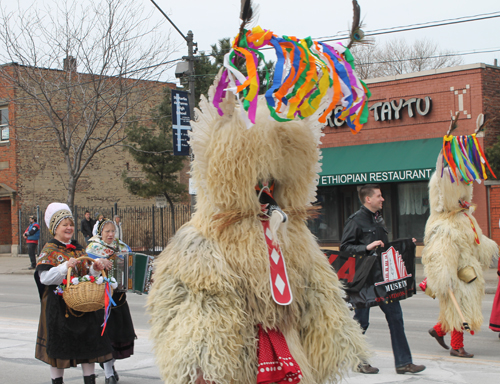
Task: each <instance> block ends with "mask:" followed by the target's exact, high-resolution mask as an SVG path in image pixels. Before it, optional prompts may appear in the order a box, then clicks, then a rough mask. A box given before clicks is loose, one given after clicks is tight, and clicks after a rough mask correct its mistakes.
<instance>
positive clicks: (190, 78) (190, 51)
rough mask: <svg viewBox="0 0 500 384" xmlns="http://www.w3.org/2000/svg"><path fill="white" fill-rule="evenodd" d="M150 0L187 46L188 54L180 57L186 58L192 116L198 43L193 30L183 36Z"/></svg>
mask: <svg viewBox="0 0 500 384" xmlns="http://www.w3.org/2000/svg"><path fill="white" fill-rule="evenodd" d="M151 2H152V3H153V4H154V6H155V7H156V8H157V9H158V10H159V11H160V12H161V14H162V15H163V16H164V17H165V18H166V19H167V20H168V21H169V23H170V24H172V26H173V27H174V28H175V30H176V31H177V32H179V34H180V35H181V36H182V38H183V39H184V40H186V43H187V46H188V55H187V56H183V57H182V59H183V60H186V61H187V62H188V70H187V71H186V72H185V75H186V76H187V78H188V84H189V112H190V113H191V119H193V118H194V103H195V98H194V87H195V81H194V60H195V58H194V54H195V53H196V51H197V48H196V49H195V47H198V44H197V43H195V42H193V38H194V35H193V32H192V31H188V33H187V36H184V34H183V33H182V32H181V30H180V29H179V28H177V25H175V24H174V22H173V21H172V20H170V18H169V17H168V16H167V14H166V13H165V12H163V10H162V9H161V8H160V7H159V6H158V4H156V3H155V2H154V0H151Z"/></svg>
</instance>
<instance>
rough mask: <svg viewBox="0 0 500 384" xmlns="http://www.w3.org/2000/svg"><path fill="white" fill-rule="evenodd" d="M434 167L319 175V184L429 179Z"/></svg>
mask: <svg viewBox="0 0 500 384" xmlns="http://www.w3.org/2000/svg"><path fill="white" fill-rule="evenodd" d="M433 171H434V168H424V169H405V170H400V171H382V172H359V173H343V174H340V175H325V176H320V177H319V184H318V185H319V186H327V185H347V184H366V183H390V182H399V181H421V180H429V179H430V178H431V174H432V172H433Z"/></svg>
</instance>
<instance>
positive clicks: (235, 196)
mask: <svg viewBox="0 0 500 384" xmlns="http://www.w3.org/2000/svg"><path fill="white" fill-rule="evenodd" d="M210 92H211V95H210V97H213V92H214V91H213V87H212V88H211V91H210ZM200 108H201V111H200V110H197V111H196V118H197V119H196V121H195V122H193V123H192V127H193V130H192V133H191V142H190V144H191V146H192V149H193V153H194V161H193V163H192V169H191V174H192V177H193V179H194V182H195V187H196V188H197V193H198V195H197V205H196V213H195V214H194V216H193V218H192V219H191V221H190V222H188V223H187V224H185V225H184V226H183V227H182V228H181V229H179V231H178V232H177V234H176V235H175V237H174V238H173V239H172V241H171V242H170V244H169V246H168V247H167V249H165V250H164V251H163V252H162V254H161V255H160V257H159V259H158V260H157V263H156V270H155V278H154V284H153V287H152V290H151V292H150V294H149V298H148V307H149V312H150V314H151V329H152V333H151V338H152V340H153V341H154V347H155V352H156V360H157V364H158V366H159V368H160V372H161V375H162V377H163V380H164V381H165V383H169V384H186V383H195V381H196V379H197V377H198V375H199V374H200V372H203V377H204V379H205V380H207V381H212V382H214V383H217V384H222V383H240V384H254V383H256V377H257V362H258V361H257V327H256V326H257V324H262V326H263V327H264V329H266V328H269V329H270V328H275V327H276V328H278V329H279V330H280V331H281V332H282V333H283V335H284V336H285V338H286V341H287V343H288V347H289V349H290V352H291V354H292V355H293V357H294V358H295V360H296V361H297V363H298V364H299V366H300V368H301V370H302V373H303V378H302V381H301V383H304V384H312V383H326V382H331V381H332V380H333V381H337V380H339V379H340V378H341V376H342V374H343V373H344V372H345V371H346V370H347V369H352V368H354V367H356V366H357V365H358V364H359V363H360V361H361V360H364V359H366V358H367V353H366V350H367V348H366V345H365V340H364V337H363V336H362V334H361V331H360V328H359V325H358V324H357V323H356V322H355V321H354V320H352V318H351V314H350V313H349V310H348V308H347V306H346V303H345V302H344V300H343V299H342V296H343V292H342V287H341V284H340V283H339V280H338V278H337V276H336V274H335V273H334V272H333V271H332V268H331V267H330V265H329V264H328V261H327V258H326V257H325V255H324V254H323V253H322V252H321V250H320V249H319V247H318V244H317V242H316V239H315V238H314V236H313V235H312V234H311V232H310V231H309V229H308V228H307V226H306V221H305V219H306V216H307V214H306V209H307V207H310V204H311V202H312V201H314V200H315V190H316V184H317V177H318V175H317V173H318V171H319V165H318V160H319V149H318V143H319V139H320V136H321V125H320V124H319V123H318V122H317V120H316V119H314V117H312V118H311V119H309V120H303V121H292V122H286V123H279V122H276V121H274V120H272V119H271V118H270V117H269V111H268V108H267V105H266V104H265V101H264V100H260V101H259V106H258V112H257V118H256V124H255V126H253V127H252V128H251V129H247V128H246V126H245V123H244V121H243V119H242V117H241V114H240V112H239V106H235V99H234V97H233V96H232V95H231V96H230V97H229V98H228V99H226V100H225V101H224V102H223V105H222V108H223V110H224V116H222V117H221V116H219V114H218V113H217V110H216V109H215V108H214V107H213V105H212V104H211V103H210V102H208V101H207V100H206V99H205V98H204V97H202V99H201V102H200ZM271 179H272V180H274V181H275V192H274V198H275V200H276V201H277V203H278V204H279V205H280V207H281V208H282V209H283V210H284V211H285V212H286V213H287V214H288V217H289V220H288V222H287V224H286V225H283V226H282V227H281V228H280V230H279V232H278V237H279V242H280V245H281V250H282V253H283V256H284V258H285V262H286V268H287V271H288V276H289V280H290V285H291V289H292V293H293V301H292V303H291V304H290V305H288V306H279V305H277V304H276V303H275V302H274V301H273V298H272V296H271V288H270V284H269V255H268V250H267V246H266V242H265V239H264V234H263V229H262V225H261V222H260V221H259V219H258V214H259V212H260V209H261V208H260V204H259V201H258V198H257V195H256V192H255V185H256V184H257V183H258V181H266V180H271ZM214 215H218V216H216V218H217V217H221V216H222V217H226V218H237V221H232V222H231V224H230V225H228V226H226V227H225V228H224V229H221V226H220V225H219V224H220V223H221V222H222V221H220V220H217V219H216V218H215V219H214Z"/></svg>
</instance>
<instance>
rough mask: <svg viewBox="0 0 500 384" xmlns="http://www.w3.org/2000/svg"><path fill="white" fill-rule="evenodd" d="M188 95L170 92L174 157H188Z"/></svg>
mask: <svg viewBox="0 0 500 384" xmlns="http://www.w3.org/2000/svg"><path fill="white" fill-rule="evenodd" d="M190 121H191V116H190V112H189V101H188V93H187V92H186V91H176V90H172V130H173V135H172V136H173V141H174V155H176V156H188V155H189V144H188V140H189V136H188V131H189V130H190V129H191V124H190Z"/></svg>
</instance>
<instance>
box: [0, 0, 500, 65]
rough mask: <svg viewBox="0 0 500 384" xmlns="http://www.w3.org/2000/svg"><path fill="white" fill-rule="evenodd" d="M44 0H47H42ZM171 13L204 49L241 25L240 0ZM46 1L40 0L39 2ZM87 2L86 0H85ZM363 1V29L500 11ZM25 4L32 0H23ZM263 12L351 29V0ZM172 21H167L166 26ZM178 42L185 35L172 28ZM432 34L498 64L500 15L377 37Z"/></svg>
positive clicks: (287, 27)
mask: <svg viewBox="0 0 500 384" xmlns="http://www.w3.org/2000/svg"><path fill="white" fill-rule="evenodd" d="M42 1H43V0H42ZM135 1H136V4H137V6H138V7H144V8H145V10H151V11H152V12H153V15H154V18H157V20H160V19H162V18H163V16H162V15H161V14H160V12H159V11H157V10H156V8H155V7H154V5H153V4H152V3H151V1H150V0H135ZM155 1H156V3H157V4H158V5H159V6H160V7H161V8H162V9H163V10H164V11H165V12H166V13H167V14H168V15H169V17H170V18H171V19H172V21H173V22H174V23H175V24H176V25H177V27H178V28H179V29H180V30H181V31H182V32H183V33H184V34H187V31H188V30H192V31H193V33H194V40H195V42H197V43H198V48H199V50H200V51H210V45H211V44H214V43H216V42H217V41H218V40H219V39H221V38H224V37H231V38H232V37H234V36H235V34H236V33H237V31H238V27H239V22H240V20H239V11H240V0H183V1H178V0H176V1H172V0H155ZM40 2H41V1H40V0H39V1H38V3H40ZM82 2H85V0H82ZM358 2H359V4H360V6H361V12H362V18H363V20H364V25H365V26H364V30H365V31H373V30H377V29H382V28H390V27H397V26H407V25H410V24H417V23H425V22H430V21H440V20H445V19H454V18H459V17H466V16H475V15H480V14H485V13H492V12H499V11H500V1H499V0H419V1H409V0H358ZM20 3H21V4H22V5H23V6H26V5H28V4H32V3H33V1H30V0H20ZM0 4H2V7H7V8H9V9H11V10H13V9H14V7H17V5H16V3H15V2H8V3H7V2H6V0H0ZM255 4H258V6H259V13H258V18H257V20H256V22H254V25H260V26H261V27H263V28H265V29H270V30H272V31H273V32H275V33H276V34H278V35H291V36H297V37H299V38H303V37H307V36H311V37H313V38H316V39H317V38H323V37H325V36H333V35H336V34H338V33H339V32H344V31H346V30H347V29H348V28H349V26H350V23H351V20H352V3H351V1H350V0H261V1H255ZM168 27H169V25H168V24H165V28H168ZM172 37H174V38H175V39H176V40H177V42H178V43H183V40H182V37H181V36H180V35H179V34H178V33H177V32H176V31H173V32H172ZM424 37H426V38H428V39H430V40H432V41H433V42H435V43H437V44H438V45H439V49H440V50H451V51H455V52H458V53H465V52H471V51H474V50H478V51H482V50H496V52H491V53H482V54H472V55H465V56H463V59H464V62H465V63H476V62H485V63H487V64H493V60H494V58H498V59H500V17H499V18H492V19H489V20H481V21H474V22H468V23H462V24H455V25H448V26H442V27H435V28H429V29H420V30H415V31H409V32H400V33H392V34H387V35H383V36H379V37H377V40H376V41H377V42H379V43H380V42H384V41H386V40H387V39H395V38H404V39H406V40H407V41H408V42H412V41H414V40H416V39H421V38H424ZM186 54H187V48H184V46H183V45H181V49H180V50H179V51H178V52H177V53H174V54H173V55H172V59H175V58H180V57H182V56H183V55H186Z"/></svg>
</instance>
